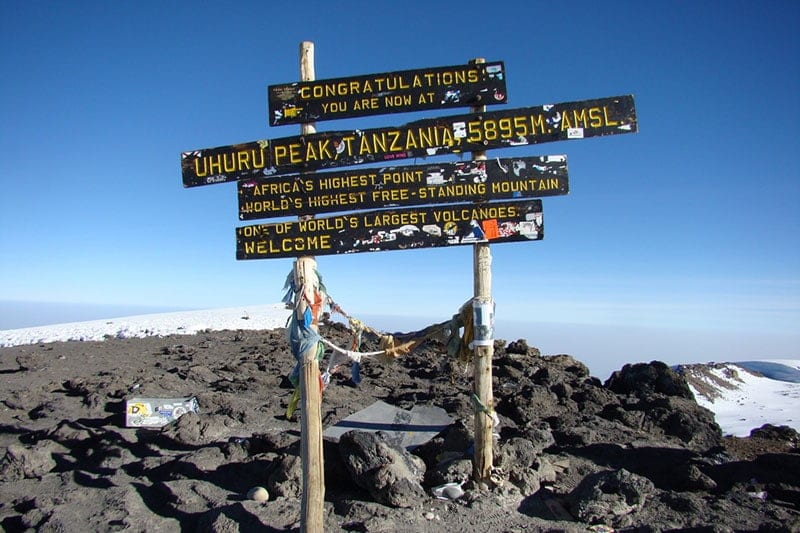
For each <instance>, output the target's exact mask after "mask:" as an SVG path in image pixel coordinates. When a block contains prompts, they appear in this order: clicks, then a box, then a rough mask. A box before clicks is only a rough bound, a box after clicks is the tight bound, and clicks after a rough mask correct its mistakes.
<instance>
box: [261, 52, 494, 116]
mask: <svg viewBox="0 0 800 533" xmlns="http://www.w3.org/2000/svg"><path fill="white" fill-rule="evenodd" d="M267 97H268V101H269V117H270V125H272V126H278V125H283V124H299V123H302V122H312V121H320V120H333V119H338V118H346V117H361V116H366V115H378V114H388V113H401V112H402V113H405V112H408V111H422V110H426V109H442V108H449V107H463V106H469V105H478V104H480V105H487V104H504V103H505V102H506V81H505V68H504V66H503V62H502V61H495V62H492V63H485V64H482V65H455V66H452V67H435V68H427V69H419V70H405V71H400V72H386V73H383V74H369V75H366V76H350V77H347V78H336V79H329V80H314V81H306V82H299V83H285V84H282V85H270V86H269V88H268V89H267Z"/></svg>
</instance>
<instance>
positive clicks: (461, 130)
mask: <svg viewBox="0 0 800 533" xmlns="http://www.w3.org/2000/svg"><path fill="white" fill-rule="evenodd" d="M466 136H467V123H466V122H453V137H455V138H456V139H463V138H464V137H466Z"/></svg>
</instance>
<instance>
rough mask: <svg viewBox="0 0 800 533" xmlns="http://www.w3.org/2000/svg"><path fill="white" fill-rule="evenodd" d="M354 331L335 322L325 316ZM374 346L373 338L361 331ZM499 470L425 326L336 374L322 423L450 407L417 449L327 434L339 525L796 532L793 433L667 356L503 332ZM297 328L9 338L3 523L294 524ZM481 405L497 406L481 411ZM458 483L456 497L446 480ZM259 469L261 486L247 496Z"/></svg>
mask: <svg viewBox="0 0 800 533" xmlns="http://www.w3.org/2000/svg"><path fill="white" fill-rule="evenodd" d="M322 331H323V334H324V335H325V337H327V338H330V339H332V340H334V341H335V342H337V344H339V345H341V346H347V345H348V344H349V342H350V341H351V338H350V336H349V333H348V332H347V331H345V330H344V329H343V328H341V326H337V325H332V326H323V328H322ZM363 349H364V350H374V349H376V339H374V338H366V341H365V345H364V348H363ZM493 363H494V364H493V366H494V394H495V400H496V412H497V414H498V416H499V420H500V428H499V431H498V438H497V439H496V441H495V454H494V455H495V469H494V475H493V480H494V482H493V483H492V484H491V485H489V486H487V485H478V484H475V483H474V482H472V481H471V480H470V478H471V469H472V467H471V462H470V457H471V446H472V443H471V435H472V428H473V420H474V416H476V415H475V408H474V406H473V403H472V401H471V399H470V396H471V394H470V393H471V383H472V380H471V375H470V372H469V371H467V373H465V372H464V367H463V366H462V365H460V364H458V363H457V362H453V361H450V360H448V359H447V357H446V356H444V355H442V352H441V350H440V347H439V346H436V345H435V344H428V345H423V346H421V347H420V348H418V349H417V350H415V351H414V352H413V353H412V354H411V355H409V356H407V357H404V358H402V359H401V360H398V361H396V362H395V363H393V364H384V363H381V362H378V361H376V360H370V359H368V360H365V362H364V363H363V366H362V372H361V374H362V378H363V380H362V381H361V383H360V384H359V385H358V386H355V385H354V384H353V383H352V381H351V378H350V372H349V370H348V369H345V370H344V372H342V373H341V374H336V375H334V376H333V379H332V382H331V384H330V385H329V386H328V387H327V389H326V390H325V393H324V398H323V405H322V417H323V425H324V426H325V427H328V426H330V425H332V424H335V423H336V422H338V421H340V420H341V419H343V418H345V417H347V416H348V415H350V414H352V413H355V412H357V411H359V410H361V409H363V408H365V407H368V406H369V405H371V404H373V403H374V402H375V401H376V400H382V401H384V402H386V403H389V404H391V405H393V406H396V407H399V408H402V409H411V408H412V407H414V406H430V405H432V406H438V407H441V408H443V409H444V410H445V411H446V412H447V413H448V414H449V416H450V417H452V419H453V423H452V424H451V425H450V426H449V427H447V428H446V429H445V430H444V431H443V432H442V433H441V434H440V435H439V436H437V437H436V438H434V439H432V440H431V441H429V442H428V443H426V444H424V445H423V446H420V447H418V448H416V449H414V450H413V453H408V452H407V451H406V450H404V449H399V448H397V447H396V446H394V445H393V444H392V442H391V439H388V438H387V437H386V436H385V435H383V434H365V433H351V434H347V435H346V436H344V437H343V438H342V439H341V441H340V442H339V443H338V444H337V443H333V442H326V444H325V450H324V451H325V467H326V491H325V517H324V520H325V529H326V531H369V532H374V531H387V532H388V531H400V532H403V531H408V532H422V531H454V532H455V531H464V532H481V533H487V532H506V531H507V532H512V531H517V532H522V531H570V532H571V531H612V530H616V531H643V532H650V531H697V532H700V531H720V532H721V531H798V530H800V453H798V450H797V445H798V442H799V440H798V435H797V433H796V432H795V431H793V430H790V429H788V428H773V427H766V428H763V429H762V430H760V431H758V432H756V433H755V434H754V435H753V436H751V437H750V438H747V439H737V438H723V436H722V435H721V432H720V429H719V427H718V426H717V425H716V424H715V422H714V420H713V415H712V414H711V413H710V412H709V411H707V410H705V409H703V408H701V407H699V406H698V405H697V404H696V403H695V401H694V399H693V397H692V395H691V392H690V391H689V389H688V386H687V385H686V382H685V380H684V379H683V378H682V377H681V376H679V375H677V374H675V373H674V372H672V371H671V370H670V369H669V368H667V367H666V366H665V365H663V364H660V363H651V364H649V365H632V366H626V367H625V368H623V369H622V370H620V371H619V372H617V373H615V374H614V375H613V376H611V378H609V380H607V381H606V383H601V381H600V380H598V379H596V378H594V377H592V376H590V375H589V372H588V370H587V368H586V366H584V365H583V364H582V363H580V362H579V361H577V360H575V359H574V358H572V357H570V356H568V355H555V356H540V355H539V353H538V350H536V349H535V348H530V347H528V346H527V343H526V342H525V341H516V342H512V343H506V342H504V341H497V342H496V346H495V356H494V361H493ZM293 364H294V361H293V358H292V356H291V354H290V352H289V348H288V342H287V340H286V337H285V332H284V331H283V330H272V331H223V332H206V333H200V334H197V335H191V336H170V337H150V338H142V339H108V340H106V341H103V342H68V343H53V344H41V345H31V346H18V347H12V348H3V349H0V374H2V380H0V402H1V403H2V406H0V428H2V431H0V455H1V456H2V461H0V524H2V526H3V527H4V528H5V529H6V530H7V531H25V530H31V531H33V530H36V531H66V532H71V531H76V532H77V531H80V532H85V531H182V532H183V531H217V532H233V531H292V530H294V531H297V530H299V526H300V499H299V494H300V487H301V484H302V481H301V479H302V474H301V464H300V463H301V461H300V460H299V457H298V455H299V451H298V450H299V439H300V433H299V427H300V426H299V423H298V421H297V417H298V416H300V417H302V412H299V413H297V414H296V415H295V419H293V420H288V419H287V418H286V408H287V405H288V402H289V399H290V397H291V394H292V390H291V385H290V383H289V382H288V380H287V379H286V375H287V373H288V372H289V371H290V370H291V368H292V366H293ZM189 395H194V396H196V397H197V400H198V402H199V405H200V413H199V414H194V413H189V414H186V415H184V416H182V417H181V418H180V419H179V420H178V421H177V422H174V423H172V424H170V425H168V426H165V427H164V428H161V429H143V428H127V427H125V426H124V404H125V400H126V398H129V397H131V396H146V397H165V396H166V397H174V396H189ZM478 416H485V415H484V414H483V413H479V414H478ZM446 484H449V485H447V486H448V487H449V489H448V490H446V491H445V492H446V494H445V495H444V499H440V498H436V497H434V496H433V490H434V489H436V488H439V489H440V490H441V489H442V487H443V486H445V485H446ZM258 486H261V487H264V488H266V489H267V492H268V493H269V498H268V499H267V500H266V501H256V500H255V499H253V498H252V497H249V496H248V493H249V492H250V491H251V489H253V488H254V487H258Z"/></svg>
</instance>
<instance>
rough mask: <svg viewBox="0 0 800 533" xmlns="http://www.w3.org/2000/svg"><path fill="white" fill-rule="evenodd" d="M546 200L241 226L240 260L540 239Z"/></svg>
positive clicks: (385, 212) (238, 235)
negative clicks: (543, 202) (543, 204)
mask: <svg viewBox="0 0 800 533" xmlns="http://www.w3.org/2000/svg"><path fill="white" fill-rule="evenodd" d="M543 237H544V233H543V223H542V201H541V200H522V201H516V202H508V201H507V202H493V203H486V204H472V203H469V204H452V205H446V206H435V207H421V208H407V209H395V210H391V209H390V210H378V211H362V212H359V213H351V214H342V215H336V216H332V217H327V218H310V219H308V220H297V221H291V222H278V223H274V224H257V225H252V226H243V227H239V228H236V258H237V259H272V258H278V257H300V256H304V255H315V256H318V255H335V254H346V253H357V252H381V251H388V250H407V249H413V248H432V247H441V246H458V245H467V244H475V243H478V242H490V243H492V244H497V243H505V242H519V241H536V240H541V239H542V238H543Z"/></svg>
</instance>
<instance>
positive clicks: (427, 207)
mask: <svg viewBox="0 0 800 533" xmlns="http://www.w3.org/2000/svg"><path fill="white" fill-rule="evenodd" d="M313 57H314V48H313V43H309V42H304V43H301V45H300V78H301V79H300V81H299V82H297V83H290V84H283V85H272V86H270V87H269V88H268V100H269V121H270V125H273V126H275V125H283V124H301V125H302V126H301V132H300V135H298V136H291V137H283V138H278V139H273V140H259V141H253V142H246V143H241V144H234V145H230V146H221V147H217V148H206V149H200V150H190V151H186V152H183V153H182V154H181V174H182V179H183V185H184V187H196V186H202V185H211V184H216V183H225V182H230V181H237V182H238V197H239V218H240V219H241V220H253V219H265V218H274V217H286V216H299V217H300V218H299V219H297V220H292V221H279V222H272V223H267V224H253V225H248V226H243V227H239V228H236V257H237V259H242V260H245V259H269V258H279V257H293V258H297V259H296V261H295V262H294V272H293V275H294V278H293V279H294V284H295V313H296V317H297V318H298V319H300V320H302V321H301V322H298V324H299V325H301V327H302V328H309V330H311V331H314V332H315V331H316V323H317V320H318V319H319V312H320V308H321V303H322V296H321V288H320V283H319V280H318V278H317V274H316V261H315V259H314V257H313V256H315V255H335V254H346V253H358V252H376V251H390V250H408V249H418V248H430V247H443V246H457V245H465V244H473V245H474V246H473V250H474V253H473V259H474V260H473V270H474V287H473V289H474V291H473V293H474V297H473V301H472V304H473V309H472V311H473V330H474V339H473V366H474V386H473V401H474V402H475V404H476V414H475V455H474V463H473V465H474V470H473V477H474V479H475V480H476V481H478V482H480V483H487V484H489V483H490V482H491V474H492V464H493V456H492V432H493V425H494V421H493V418H492V414H493V412H494V406H493V401H494V400H493V395H492V389H491V382H492V354H493V352H494V339H493V331H492V329H493V315H494V302H493V300H492V296H491V261H492V258H491V253H490V251H489V244H490V243H493V244H496V243H505V242H524V241H536V240H540V239H542V238H543V222H542V203H541V200H538V199H536V198H539V197H544V196H554V195H562V194H567V192H568V191H569V183H568V176H567V162H566V156H564V155H557V156H527V157H516V158H494V159H487V156H486V150H490V149H495V148H507V147H515V146H529V145H534V144H539V143H545V142H553V141H561V140H574V139H585V138H588V137H596V136H606V135H617V134H625V133H635V132H636V131H637V130H638V123H637V118H636V109H635V107H634V102H633V97H632V96H630V95H623V96H613V97H608V98H597V99H592V100H582V101H576V102H564V103H558V104H547V105H541V106H535V107H525V108H520V109H510V110H502V111H491V112H487V111H486V108H485V106H486V105H488V104H500V103H504V102H505V101H506V85H505V80H506V73H505V67H504V64H503V63H502V62H499V61H497V62H492V63H485V62H484V61H483V60H481V59H476V60H473V61H472V62H470V64H469V65H460V66H451V67H434V68H427V69H419V70H409V71H398V72H390V73H384V74H371V75H363V76H356V77H351V78H337V79H329V80H319V81H317V80H315V76H314V65H313ZM455 106H471V111H472V112H471V113H467V114H461V115H454V116H447V117H440V118H433V119H423V120H418V121H415V122H412V123H409V124H406V125H403V126H399V127H382V128H370V129H364V130H348V131H330V132H322V133H317V132H316V130H315V127H314V126H313V124H310V122H312V121H321V120H333V119H338V118H344V117H356V116H364V115H374V114H386V113H397V112H405V111H412V110H425V109H440V108H449V107H455ZM467 152H471V155H472V158H471V160H470V161H466V162H457V163H430V164H427V165H423V166H417V165H405V166H396V165H395V161H397V160H403V159H409V158H417V157H428V156H437V155H446V154H464V153H467ZM387 162H389V164H390V165H392V166H386V165H387ZM370 163H373V164H377V165H382V166H376V167H374V168H366V169H361V170H358V169H357V170H343V171H329V172H321V173H317V174H312V172H314V171H316V170H324V169H336V168H338V167H347V166H353V165H363V164H370ZM287 174H288V175H287ZM337 212H338V213H340V214H334V215H332V216H328V217H326V218H314V217H315V215H318V214H323V213H337ZM293 342H294V341H293ZM296 356H297V354H296ZM298 363H300V364H301V375H300V390H301V398H302V400H301V412H302V420H301V453H302V459H303V497H302V502H301V529H302V530H303V531H313V532H316V531H322V523H323V520H322V516H323V502H324V495H325V489H324V479H323V459H322V424H321V413H320V409H321V405H320V404H321V394H320V390H319V387H318V383H319V366H318V361H317V349H316V348H314V349H308V350H306V353H303V354H300V357H298Z"/></svg>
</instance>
